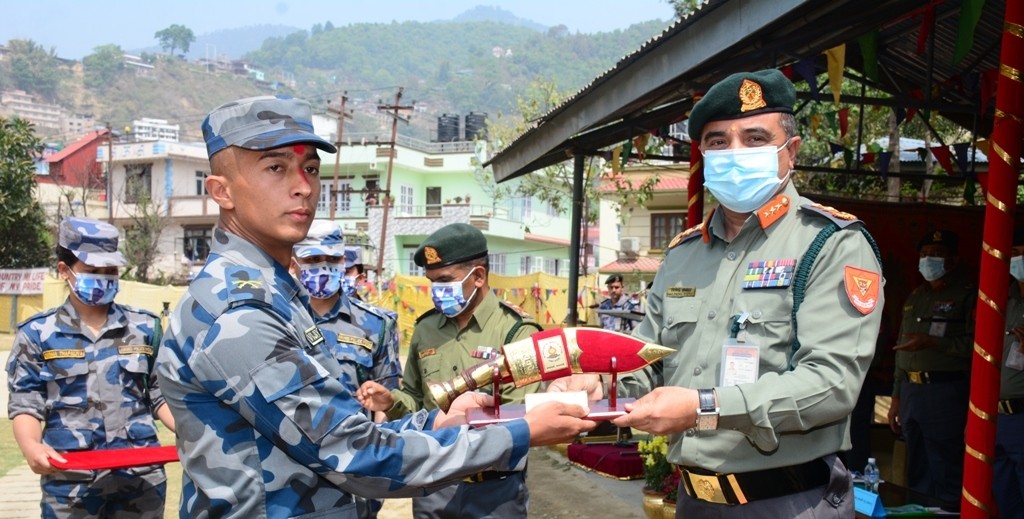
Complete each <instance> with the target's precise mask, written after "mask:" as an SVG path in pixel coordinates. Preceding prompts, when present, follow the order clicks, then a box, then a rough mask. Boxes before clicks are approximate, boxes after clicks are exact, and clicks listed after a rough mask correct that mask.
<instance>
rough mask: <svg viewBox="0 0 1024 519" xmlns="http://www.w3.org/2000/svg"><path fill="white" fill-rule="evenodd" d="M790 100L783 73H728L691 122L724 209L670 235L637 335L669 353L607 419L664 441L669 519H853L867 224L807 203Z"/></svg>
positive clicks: (632, 385)
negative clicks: (796, 170)
mask: <svg viewBox="0 0 1024 519" xmlns="http://www.w3.org/2000/svg"><path fill="white" fill-rule="evenodd" d="M795 101H796V99H795V91H794V88H793V85H792V83H790V81H789V80H788V79H787V78H786V77H785V76H783V75H782V73H780V72H779V71H777V70H764V71H759V72H753V73H738V74H733V75H731V76H729V77H727V78H725V79H724V80H722V81H721V82H719V83H718V84H716V85H714V86H713V87H712V88H711V89H709V90H708V92H707V94H706V95H705V96H704V97H703V98H702V99H701V100H700V101H698V102H697V103H696V105H694V107H693V110H692V111H691V113H690V119H689V132H690V137H691V138H692V139H693V140H694V141H695V142H699V143H700V149H701V152H702V153H703V155H704V168H705V170H704V176H705V186H706V187H707V188H708V190H709V191H710V192H711V194H712V195H714V197H715V199H716V200H718V201H719V205H718V206H717V207H715V208H714V209H713V210H712V212H711V214H710V215H709V216H708V218H707V219H706V220H705V221H704V222H703V223H701V224H700V225H698V226H696V227H694V228H691V229H688V230H686V231H684V232H682V233H681V234H680V235H679V236H677V237H676V238H675V239H674V240H673V241H672V243H671V244H670V245H669V247H668V250H667V252H666V255H665V260H664V262H663V263H662V266H661V268H660V269H659V271H658V273H657V274H656V276H655V279H654V282H653V284H652V286H651V288H650V290H649V291H648V299H647V312H646V316H645V318H644V320H643V321H641V322H640V325H639V326H638V327H637V328H636V329H635V330H634V331H633V335H634V336H635V337H638V338H640V339H643V340H645V341H650V342H654V343H658V344H663V345H665V346H670V347H675V348H678V350H679V351H678V352H677V353H676V354H674V355H672V356H669V357H667V358H665V359H664V360H663V361H662V362H661V363H658V364H656V365H654V366H651V367H648V368H646V369H644V370H643V371H640V372H635V373H634V374H631V375H629V376H627V377H624V379H623V380H622V381H621V383H620V388H622V389H623V394H625V395H627V396H642V397H641V398H640V399H639V400H637V401H636V403H635V404H634V405H632V406H630V405H627V410H629V411H630V412H629V413H628V414H627V415H625V416H623V417H620V418H617V419H615V420H614V423H615V424H616V425H618V426H621V427H634V428H638V429H640V430H643V431H647V432H650V433H654V434H669V435H671V440H670V444H669V452H668V459H669V461H670V462H672V463H675V464H676V465H677V466H678V467H679V468H680V473H681V478H680V487H679V498H678V501H677V511H676V516H677V517H688V518H689V517H853V515H854V496H853V488H852V478H851V476H850V472H849V471H848V470H847V468H846V467H845V466H843V463H842V462H841V461H840V459H839V457H838V455H837V454H838V453H839V452H840V451H843V450H848V449H849V448H850V439H849V425H850V424H849V415H850V412H851V411H852V410H853V407H854V404H855V403H856V401H857V395H858V393H859V391H860V387H861V384H862V383H863V380H864V377H865V374H866V372H867V370H868V367H869V365H870V363H871V359H872V356H873V355H874V350H875V339H876V336H877V334H878V327H879V322H880V319H881V313H882V312H881V310H882V305H883V293H882V290H881V285H882V282H883V281H882V275H881V264H880V261H879V259H878V257H877V254H876V252H875V251H874V250H873V247H872V243H873V241H872V240H871V239H870V237H869V236H868V235H867V233H866V231H865V230H864V226H863V224H861V222H859V221H858V220H856V218H855V217H853V216H852V215H850V214H847V213H843V212H840V211H837V210H835V209H832V208H829V207H824V206H821V205H818V204H815V203H813V202H811V201H810V200H807V199H806V198H803V197H801V196H800V194H799V193H798V192H797V190H796V188H795V187H794V185H793V182H792V179H791V175H792V172H793V167H794V163H795V160H796V156H797V153H798V151H799V149H800V144H801V139H800V137H799V136H798V135H797V133H796V121H795V118H794V116H793V105H794V103H795Z"/></svg>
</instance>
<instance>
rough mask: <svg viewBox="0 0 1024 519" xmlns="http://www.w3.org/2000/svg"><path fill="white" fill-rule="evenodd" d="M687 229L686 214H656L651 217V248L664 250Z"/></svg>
mask: <svg viewBox="0 0 1024 519" xmlns="http://www.w3.org/2000/svg"><path fill="white" fill-rule="evenodd" d="M685 228H686V213H655V214H652V215H651V248H652V249H664V248H665V247H668V244H669V242H670V241H671V240H672V238H674V237H675V236H676V235H677V234H679V233H681V232H683V229H685Z"/></svg>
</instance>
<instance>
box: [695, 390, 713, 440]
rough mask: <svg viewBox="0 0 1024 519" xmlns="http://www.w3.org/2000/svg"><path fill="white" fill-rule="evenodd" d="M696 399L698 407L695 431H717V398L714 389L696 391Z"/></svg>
mask: <svg viewBox="0 0 1024 519" xmlns="http://www.w3.org/2000/svg"><path fill="white" fill-rule="evenodd" d="M697 398H698V400H699V402H700V407H699V408H698V409H697V427H696V428H697V430H698V431H713V430H715V429H718V398H716V397H715V390H714V389H698V390H697Z"/></svg>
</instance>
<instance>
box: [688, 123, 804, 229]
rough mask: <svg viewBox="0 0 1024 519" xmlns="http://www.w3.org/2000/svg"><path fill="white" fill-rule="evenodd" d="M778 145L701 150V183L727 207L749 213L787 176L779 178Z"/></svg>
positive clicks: (768, 196) (787, 143) (765, 201)
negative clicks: (702, 158) (702, 161)
mask: <svg viewBox="0 0 1024 519" xmlns="http://www.w3.org/2000/svg"><path fill="white" fill-rule="evenodd" d="M789 142H790V141H788V140H787V141H786V143H785V144H783V145H782V146H779V147H777V148H776V147H775V146H759V147H756V148H730V149H726V150H708V151H705V152H704V186H706V187H707V188H708V191H711V194H712V195H714V197H715V198H717V199H718V201H719V202H721V203H722V205H724V206H725V207H726V208H727V209H729V210H731V211H735V212H737V213H751V212H753V211H755V210H756V209H757V208H758V207H761V206H762V205H764V204H767V203H768V200H771V198H772V196H774V195H775V193H776V192H778V190H779V186H781V185H782V183H783V182H784V181H785V179H786V178H789V173H786V177H785V178H779V152H780V151H782V150H784V149H786V146H789Z"/></svg>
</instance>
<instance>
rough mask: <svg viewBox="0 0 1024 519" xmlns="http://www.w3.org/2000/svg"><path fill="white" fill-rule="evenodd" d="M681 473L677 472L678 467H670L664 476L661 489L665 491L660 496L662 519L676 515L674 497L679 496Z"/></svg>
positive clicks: (668, 518)
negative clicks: (661, 496)
mask: <svg viewBox="0 0 1024 519" xmlns="http://www.w3.org/2000/svg"><path fill="white" fill-rule="evenodd" d="M681 476H682V474H681V473H680V472H679V468H678V467H672V471H671V472H669V474H668V475H667V476H665V480H664V483H663V484H662V490H663V491H664V492H665V497H663V498H662V500H661V503H662V517H663V518H664V519H675V517H676V498H678V497H679V478H680V477H681Z"/></svg>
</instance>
